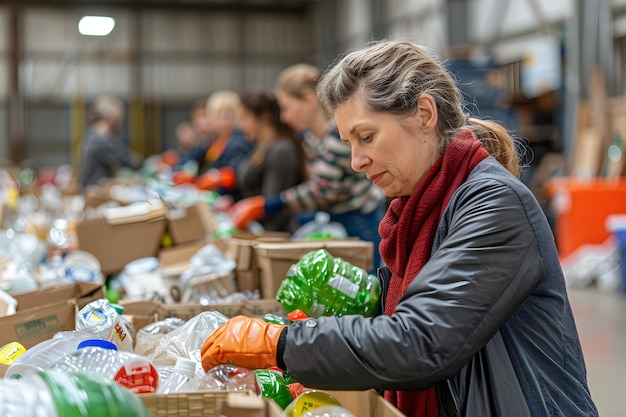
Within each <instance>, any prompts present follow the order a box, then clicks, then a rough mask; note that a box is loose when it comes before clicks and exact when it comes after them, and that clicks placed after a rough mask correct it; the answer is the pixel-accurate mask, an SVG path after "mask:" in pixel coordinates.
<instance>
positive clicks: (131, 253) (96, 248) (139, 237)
mask: <svg viewBox="0 0 626 417" xmlns="http://www.w3.org/2000/svg"><path fill="white" fill-rule="evenodd" d="M165 225H166V220H165V217H161V218H156V219H153V220H148V221H138V222H132V223H126V224H116V225H113V224H110V223H109V222H107V220H106V219H104V218H97V219H90V220H84V221H82V222H80V223H79V224H78V225H77V227H76V234H77V235H78V247H79V249H81V250H84V251H86V252H89V253H91V254H92V255H94V256H95V257H96V258H98V261H100V268H101V270H102V273H103V274H105V275H107V274H112V273H116V272H119V271H121V270H122V269H124V267H125V266H126V265H127V264H128V263H130V262H131V261H134V260H137V259H141V258H147V257H152V256H156V255H157V253H158V251H159V247H160V246H161V238H162V237H163V232H164V230H165Z"/></svg>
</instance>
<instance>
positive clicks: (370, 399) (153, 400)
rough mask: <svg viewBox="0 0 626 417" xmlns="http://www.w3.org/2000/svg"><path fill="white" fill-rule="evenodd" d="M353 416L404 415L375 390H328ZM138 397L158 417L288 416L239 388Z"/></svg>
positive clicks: (397, 416) (379, 416)
mask: <svg viewBox="0 0 626 417" xmlns="http://www.w3.org/2000/svg"><path fill="white" fill-rule="evenodd" d="M329 392H330V393H331V394H332V395H333V396H335V398H337V399H338V400H339V402H341V405H342V406H343V407H345V408H346V409H348V410H349V411H350V412H351V413H352V414H354V415H355V416H356V417H406V416H405V415H404V414H402V413H401V412H400V411H399V410H398V409H397V408H395V407H394V406H393V405H391V403H389V402H387V401H386V400H385V399H384V398H383V397H382V396H380V395H378V394H377V393H376V392H375V391H372V390H369V391H329ZM139 398H140V399H141V401H142V402H143V404H144V406H145V407H146V409H147V410H148V411H150V412H151V413H152V415H154V416H157V415H158V416H159V417H178V416H196V417H215V416H223V417H289V416H287V414H285V412H284V411H283V410H281V409H280V407H279V406H278V405H277V404H276V403H275V402H274V401H272V400H269V399H267V398H262V397H258V396H255V395H251V394H247V393H242V392H227V391H221V392H194V393H187V394H145V395H140V396H139Z"/></svg>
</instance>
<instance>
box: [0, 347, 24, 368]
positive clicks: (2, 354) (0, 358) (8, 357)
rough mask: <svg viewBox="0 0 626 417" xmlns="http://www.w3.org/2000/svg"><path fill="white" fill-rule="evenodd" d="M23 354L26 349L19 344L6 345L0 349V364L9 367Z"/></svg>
mask: <svg viewBox="0 0 626 417" xmlns="http://www.w3.org/2000/svg"><path fill="white" fill-rule="evenodd" d="M24 352H26V348H25V347H24V346H22V344H21V343H18V342H11V343H8V344H6V345H4V346H2V347H1V348H0V363H4V364H6V365H11V364H12V363H13V362H15V360H16V359H17V358H19V357H20V356H22V354H23V353H24Z"/></svg>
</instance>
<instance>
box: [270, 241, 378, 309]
mask: <svg viewBox="0 0 626 417" xmlns="http://www.w3.org/2000/svg"><path fill="white" fill-rule="evenodd" d="M380 294H381V288H380V283H379V281H378V278H377V277H375V276H374V275H370V274H368V273H367V272H366V271H365V270H364V269H362V268H359V267H357V266H354V265H352V264H350V263H349V262H346V261H345V260H343V259H341V258H335V257H333V256H331V255H330V254H329V253H328V252H327V251H325V250H324V249H320V250H318V251H314V252H309V253H307V254H305V255H304V256H303V257H301V258H300V260H299V261H298V262H297V263H296V264H295V265H294V266H293V267H292V268H291V269H290V270H289V272H288V273H287V277H286V278H285V279H284V280H283V282H282V283H281V285H280V287H279V288H278V291H277V293H276V300H278V302H280V303H281V304H282V306H283V308H284V309H285V311H286V312H287V313H290V312H292V311H294V310H296V309H300V310H302V311H303V312H305V313H306V314H307V315H309V316H310V317H320V316H345V315H350V314H360V315H363V316H365V317H371V316H373V315H374V314H375V313H376V311H377V309H378V305H379V301H380Z"/></svg>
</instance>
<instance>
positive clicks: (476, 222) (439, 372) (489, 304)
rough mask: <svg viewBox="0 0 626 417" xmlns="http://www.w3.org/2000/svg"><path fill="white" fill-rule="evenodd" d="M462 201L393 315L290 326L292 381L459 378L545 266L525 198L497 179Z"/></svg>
mask: <svg viewBox="0 0 626 417" xmlns="http://www.w3.org/2000/svg"><path fill="white" fill-rule="evenodd" d="M457 194H458V195H457V196H456V198H453V202H452V203H451V205H450V206H449V207H448V209H447V210H446V213H445V215H444V217H445V219H444V221H443V222H442V224H443V226H441V225H440V229H441V228H442V227H443V229H445V230H442V231H441V230H440V233H442V238H441V239H439V240H438V242H437V249H436V251H434V252H433V254H432V256H431V259H430V260H429V261H428V262H427V264H426V265H425V266H424V267H423V268H422V270H421V271H420V273H419V274H418V275H417V276H416V277H415V279H414V280H413V281H412V283H411V284H410V285H409V287H408V289H407V291H406V292H405V294H404V296H403V297H402V299H401V300H400V302H399V304H398V306H397V308H396V312H395V313H394V314H393V315H392V316H377V317H374V318H364V317H360V316H345V317H339V318H338V317H322V318H318V319H307V320H305V321H302V322H297V323H294V324H292V325H291V326H290V327H289V331H288V332H287V336H286V341H285V349H284V355H283V360H284V363H285V366H286V367H287V369H288V370H289V372H290V374H291V375H292V376H293V378H294V379H295V380H297V381H299V382H301V383H303V384H304V385H305V386H310V387H316V388H322V389H367V388H377V389H398V390H420V389H425V388H427V387H429V386H430V385H432V384H433V383H435V382H437V381H440V380H443V379H446V378H449V377H451V376H453V375H455V374H456V373H457V372H458V371H459V370H460V369H461V367H462V366H463V365H464V364H465V363H467V362H468V360H469V359H470V358H471V357H472V356H473V355H474V354H475V353H476V352H477V351H478V350H479V349H480V348H481V347H482V346H484V345H485V344H486V343H487V341H488V340H490V339H491V337H492V336H493V335H494V334H495V333H496V332H497V331H498V329H499V328H500V327H501V326H502V325H503V324H504V322H505V321H506V320H507V319H508V318H509V317H510V316H511V315H512V314H513V312H514V311H515V310H516V309H517V308H518V307H519V306H520V305H521V303H522V302H523V301H524V300H525V299H526V297H527V296H528V295H529V294H530V293H531V292H532V290H533V289H534V287H535V286H536V285H537V283H538V282H539V280H540V278H541V276H542V273H543V264H542V261H541V256H540V253H539V250H538V245H537V241H536V237H535V232H534V230H533V228H532V225H531V222H529V221H528V218H527V212H526V209H525V206H524V205H523V204H522V203H521V198H520V196H518V194H516V193H515V192H514V191H513V190H512V189H511V188H510V187H509V186H507V185H505V184H503V183H502V182H500V181H497V180H489V181H486V182H483V183H482V184H481V185H480V186H476V185H474V186H470V187H465V186H464V187H462V188H461V189H459V190H457ZM526 198H528V197H526Z"/></svg>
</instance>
